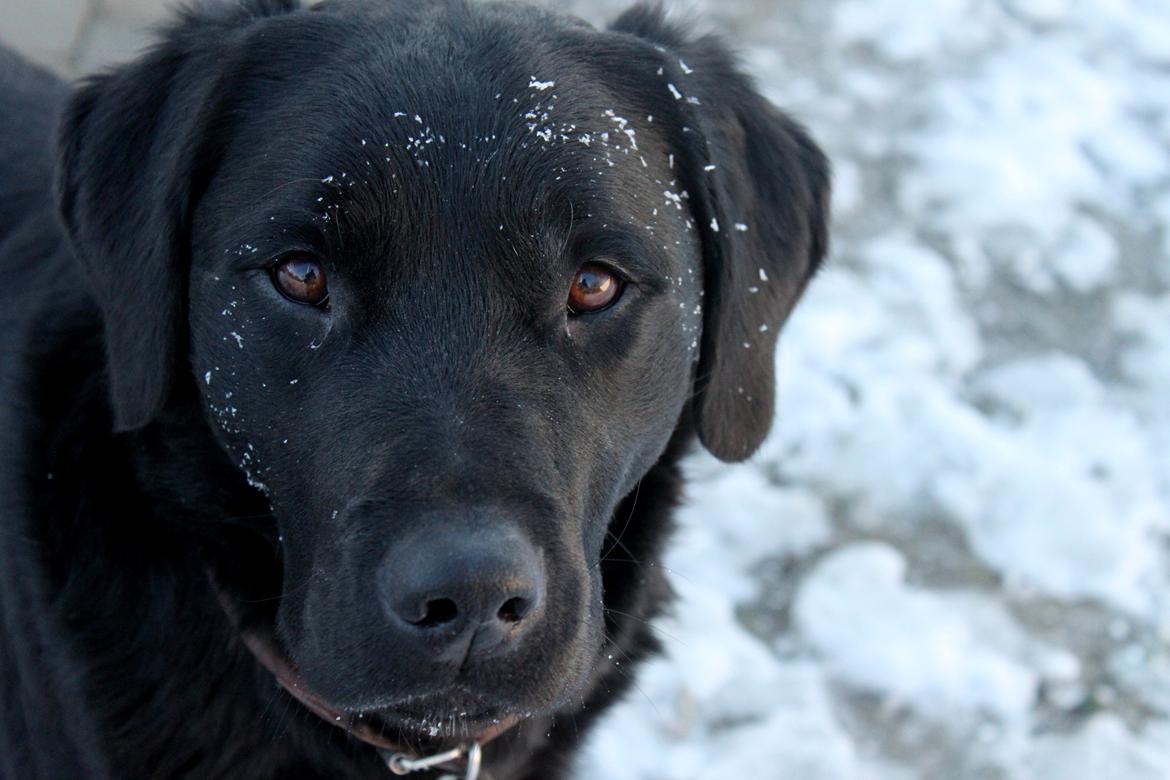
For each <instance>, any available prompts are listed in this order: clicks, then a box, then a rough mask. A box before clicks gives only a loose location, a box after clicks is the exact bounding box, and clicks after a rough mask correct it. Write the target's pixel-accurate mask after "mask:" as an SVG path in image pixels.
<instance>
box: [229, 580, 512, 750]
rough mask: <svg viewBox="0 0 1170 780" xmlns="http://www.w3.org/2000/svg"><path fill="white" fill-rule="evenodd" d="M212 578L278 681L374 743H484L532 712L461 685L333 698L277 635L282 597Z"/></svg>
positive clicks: (425, 746) (404, 746)
mask: <svg viewBox="0 0 1170 780" xmlns="http://www.w3.org/2000/svg"><path fill="white" fill-rule="evenodd" d="M211 581H212V584H213V585H214V587H215V590H216V593H217V595H218V597H219V601H220V604H221V605H222V606H223V609H224V612H225V613H226V614H227V616H228V619H229V621H230V622H231V624H232V625H233V626H234V627H235V629H236V631H237V632H238V634H239V636H240V638H241V640H242V641H243V643H244V645H245V646H246V647H247V648H248V650H250V651H251V653H252V655H253V656H254V657H255V658H256V660H257V661H258V662H259V664H260V665H261V666H262V667H264V668H265V669H266V670H267V671H268V673H270V674H271V675H272V677H273V678H274V680H275V682H276V683H278V684H279V685H280V686H281V687H283V688H284V689H285V690H286V691H288V692H289V693H290V694H291V695H292V696H293V697H294V698H296V699H297V700H298V701H299V702H300V703H301V704H302V705H303V706H304V707H305V708H306V709H308V710H310V711H311V712H313V713H314V714H316V715H317V716H318V717H320V718H321V719H322V720H323V721H325V722H327V723H329V724H331V725H334V726H337V727H339V728H342V729H345V730H346V731H348V732H350V734H352V735H353V736H355V737H357V738H358V739H361V740H362V741H364V742H367V743H369V744H371V745H374V746H375V747H379V748H384V749H387V750H395V751H400V750H405V751H409V752H414V753H419V754H422V753H426V752H428V751H436V750H442V749H444V748H446V747H450V746H453V745H456V744H465V743H468V742H479V743H480V744H485V743H487V742H490V741H491V740H492V739H494V738H495V737H497V736H499V735H500V734H502V733H504V732H506V731H508V730H509V729H511V728H512V727H513V726H515V725H516V724H518V723H519V722H521V721H522V720H524V719H525V718H527V717H529V716H530V713H528V712H525V711H522V710H519V709H518V708H515V707H511V706H505V705H502V704H499V703H493V702H489V701H486V700H484V699H483V698H482V697H479V696H476V695H475V693H474V692H472V691H467V690H464V689H461V688H457V687H453V688H451V689H450V690H446V691H442V692H439V693H435V694H431V695H426V696H411V697H409V698H399V697H394V696H393V695H383V696H375V697H373V698H371V699H369V700H367V701H364V702H362V703H360V704H357V705H354V704H348V703H340V702H336V701H333V700H331V699H330V698H329V697H327V696H325V695H322V694H321V693H319V692H318V691H316V690H314V688H313V687H312V686H311V685H309V684H308V683H306V681H305V679H304V678H303V677H302V675H301V673H300V671H299V670H298V669H297V666H296V664H295V663H294V662H293V660H292V657H291V654H290V653H289V652H288V651H287V649H286V648H285V646H284V644H283V642H281V640H280V638H279V637H278V635H277V632H276V630H275V624H276V605H277V603H278V602H277V600H275V599H271V598H269V599H254V598H249V595H251V594H246V593H239V592H237V591H238V588H237V587H232V586H229V585H227V584H226V583H225V582H224V581H223V580H222V579H221V578H220V577H218V576H215V575H214V574H212V575H211ZM245 590H251V588H246V589H245Z"/></svg>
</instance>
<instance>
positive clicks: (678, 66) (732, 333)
mask: <svg viewBox="0 0 1170 780" xmlns="http://www.w3.org/2000/svg"><path fill="white" fill-rule="evenodd" d="M612 29H613V30H614V31H616V32H624V33H629V34H633V35H637V36H638V37H640V38H644V39H647V40H649V41H650V42H652V43H654V44H655V45H656V48H657V49H658V50H659V53H660V62H661V66H662V69H661V70H660V71H658V78H659V81H660V84H658V86H659V87H660V88H661V90H662V92H663V93H664V94H668V95H669V100H670V101H671V102H673V104H674V105H675V107H676V109H675V110H676V111H677V112H679V114H678V115H679V116H681V117H682V120H683V124H684V126H683V128H681V132H680V133H678V134H677V135H676V140H675V146H676V158H678V160H679V161H680V162H681V165H682V177H683V180H684V183H685V185H686V187H687V191H688V192H689V193H690V196H691V204H692V208H693V209H694V210H695V216H696V220H697V222H698V225H697V227H698V229H699V231H700V233H701V235H702V247H703V265H704V277H703V278H704V285H705V287H704V290H705V296H704V315H703V339H702V344H701V352H700V358H699V365H698V369H697V372H696V378H695V385H696V386H695V393H696V398H695V413H696V418H697V422H698V432H699V438H700V440H701V441H702V442H703V445H704V446H705V447H706V448H707V449H708V450H710V451H711V453H712V454H714V455H715V456H716V457H718V458H720V459H721V460H725V461H739V460H744V459H745V458H748V457H750V456H751V454H752V453H753V452H755V451H756V449H757V448H758V447H759V446H760V444H761V443H762V442H763V440H764V438H765V437H766V436H767V435H768V431H769V429H770V428H771V425H772V416H773V411H774V404H775V357H774V352H775V347H776V337H777V335H778V334H779V332H780V328H781V327H782V326H783V324H784V322H785V321H786V320H787V318H788V315H789V313H791V311H792V308H793V307H794V306H795V305H796V302H797V300H798V299H799V298H800V296H801V294H802V293H803V292H804V289H805V286H806V285H807V284H808V281H809V279H810V278H811V277H812V275H813V273H814V272H815V271H816V270H817V268H818V267H819V266H820V264H821V261H822V259H823V258H824V256H825V252H826V250H827V248H828V212H829V203H828V201H829V163H828V161H827V160H826V158H825V156H824V154H823V153H822V152H821V150H820V149H819V148H818V147H817V146H816V144H814V143H813V141H812V140H811V139H810V138H809V137H808V135H807V134H806V132H805V131H804V129H803V128H801V127H800V126H799V125H798V124H796V123H795V122H793V121H792V120H791V119H789V118H788V117H786V116H785V115H784V114H782V113H781V112H780V111H778V110H777V109H776V108H775V107H774V106H772V104H771V103H769V102H768V101H767V100H766V99H764V98H763V97H762V96H761V95H760V94H759V93H758V92H757V91H756V88H755V86H754V85H753V83H752V81H751V80H750V79H749V78H748V77H747V76H745V75H744V74H743V73H741V72H740V70H739V69H738V67H737V65H736V63H735V61H734V58H733V57H732V55H731V54H730V53H729V52H728V50H727V49H726V47H725V46H723V45H722V43H721V42H720V41H719V40H718V39H715V38H712V37H705V38H701V39H699V40H696V41H688V40H687V39H686V37H685V35H684V33H683V32H682V31H681V30H680V29H678V28H676V27H674V26H672V25H671V24H669V23H668V22H667V21H666V20H665V18H664V15H663V12H662V10H661V8H658V7H648V6H639V7H635V8H633V9H631V10H630V11H628V12H626V13H625V14H624V15H623V16H622V17H621V18H619V19H618V21H617V22H615V24H614V25H613V28H612Z"/></svg>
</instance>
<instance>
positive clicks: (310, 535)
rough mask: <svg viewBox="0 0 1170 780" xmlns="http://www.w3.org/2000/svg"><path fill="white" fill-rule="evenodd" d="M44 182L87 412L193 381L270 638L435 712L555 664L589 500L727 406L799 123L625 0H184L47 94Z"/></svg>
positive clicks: (153, 416) (781, 266)
mask: <svg viewBox="0 0 1170 780" xmlns="http://www.w3.org/2000/svg"><path fill="white" fill-rule="evenodd" d="M58 191H59V198H60V205H61V213H62V215H63V219H64V222H65V224H66V225H67V227H68V230H69V233H70V236H71V239H72V243H73V246H74V249H75V251H76V253H77V255H78V256H79V258H80V260H81V261H82V263H83V264H84V267H85V269H86V271H87V273H88V276H89V278H90V280H91V282H92V285H93V290H94V294H95V297H96V299H97V301H98V303H99V304H100V307H101V310H102V314H103V317H104V322H105V328H106V336H107V342H108V358H109V361H108V362H109V381H110V387H111V398H112V406H113V411H114V417H115V421H116V427H117V428H118V429H119V430H122V431H129V430H135V429H140V428H144V427H147V428H149V426H151V424H152V423H154V422H155V421H157V420H158V419H159V418H160V417H161V416H165V414H166V413H167V410H168V409H169V408H173V407H174V406H175V405H176V404H184V403H186V404H190V401H191V399H194V398H198V399H199V404H200V406H201V409H202V414H203V419H205V421H206V426H207V428H208V429H209V430H210V431H211V432H212V434H213V436H214V437H215V440H216V441H217V443H218V447H219V448H220V449H221V450H222V452H223V453H225V454H226V455H227V456H228V457H230V458H231V460H232V462H233V463H234V464H235V466H236V467H237V468H238V470H239V472H240V473H241V474H242V475H245V476H246V478H247V480H248V482H249V483H250V484H251V485H252V486H253V487H254V488H256V489H258V490H260V491H263V492H264V493H265V494H266V496H267V498H268V500H269V502H270V504H271V509H272V517H273V518H274V519H275V527H276V529H277V531H278V533H279V538H280V540H281V541H280V550H281V555H280V560H281V561H282V567H283V577H282V582H283V590H282V594H281V598H280V600H279V609H278V611H277V615H276V618H275V627H276V630H275V636H276V637H278V640H277V641H278V644H279V647H280V648H281V650H280V652H281V654H282V655H287V659H288V660H291V662H292V663H294V664H295V666H296V667H297V668H298V669H299V673H300V674H301V675H302V676H303V679H304V683H305V684H306V685H307V686H308V687H309V688H311V689H312V690H313V691H314V695H315V696H316V697H318V698H319V700H320V701H323V702H327V703H328V706H329V707H332V708H336V709H337V710H338V711H345V712H363V713H365V712H368V711H373V710H378V711H380V712H382V713H383V714H384V715H386V716H387V717H389V718H392V719H393V718H397V719H398V720H399V721H400V722H402V721H404V720H405V719H408V718H410V717H421V715H422V714H425V713H439V712H441V713H444V714H450V713H457V714H460V715H462V716H463V717H464V718H466V720H467V722H468V723H470V724H473V725H472V726H471V728H473V729H474V728H478V727H479V726H476V725H474V724H481V725H482V724H483V723H487V722H488V720H489V719H491V718H497V719H498V718H500V717H501V716H503V715H507V714H515V713H526V712H533V711H540V710H549V709H552V708H555V707H557V706H559V705H560V704H563V703H564V702H566V701H568V700H569V699H570V698H572V697H574V696H577V695H579V694H580V692H581V690H582V688H583V687H584V686H585V685H586V683H587V680H588V678H589V675H590V673H591V670H592V669H593V668H594V666H595V665H596V662H597V659H598V658H599V652H600V649H601V647H602V644H603V610H604V607H605V605H606V595H605V594H603V592H602V586H601V583H602V577H601V568H602V567H601V565H600V561H599V558H600V555H601V550H602V548H603V543H604V540H605V536H606V533H607V531H609V530H610V527H611V521H612V520H613V518H614V511H615V507H617V505H618V503H619V502H620V501H621V500H622V499H623V498H624V497H626V496H627V495H629V494H630V493H631V492H632V491H633V490H634V489H635V487H636V486H637V484H638V482H639V480H640V479H641V478H642V477H643V476H644V475H645V474H646V473H647V472H648V471H649V470H650V469H651V468H652V466H653V465H654V464H655V463H656V461H657V460H658V459H659V458H660V456H661V455H662V453H663V451H664V448H666V446H667V444H668V442H670V441H671V439H672V437H673V436H675V435H676V432H678V431H680V430H682V431H684V432H685V431H689V430H691V426H692V425H693V428H694V429H696V430H697V433H698V436H699V438H700V439H701V440H702V442H703V443H704V444H705V446H706V447H707V448H708V449H709V450H711V451H712V452H713V453H714V454H715V455H717V456H719V457H720V458H722V459H724V460H740V459H743V458H745V457H747V456H749V455H750V454H751V453H752V452H753V451H754V450H755V448H756V447H757V446H758V445H759V443H760V442H761V441H762V440H763V438H764V437H765V435H766V434H767V432H768V429H769V426H770V424H771V418H772V413H773V384H774V379H773V348H774V346H775V342H776V337H777V334H778V332H779V331H780V328H781V326H782V325H783V323H784V321H785V319H786V317H787V316H788V314H789V312H790V310H791V309H792V307H793V305H794V304H795V302H796V300H797V298H798V297H799V296H800V294H801V292H802V290H803V289H804V287H805V284H806V282H807V281H808V279H809V278H810V275H811V274H812V273H813V272H814V270H815V269H816V267H817V265H818V263H819V262H820V260H821V258H822V256H823V254H824V252H825V243H826V234H825V231H826V226H825V220H826V196H827V165H826V163H825V160H824V158H823V157H822V155H821V154H820V152H819V151H818V150H817V148H816V147H815V146H814V145H813V144H812V142H811V141H810V140H809V139H808V137H807V136H806V135H805V134H804V132H803V131H802V130H801V129H800V128H799V127H798V126H797V125H795V124H794V123H793V122H791V121H790V120H789V119H787V118H786V117H785V116H783V115H782V114H781V113H779V112H778V111H776V110H775V109H774V108H773V107H772V106H771V105H770V104H768V103H767V101H765V100H764V99H763V98H761V97H760V95H759V94H758V93H757V92H756V90H755V89H754V88H753V86H752V84H751V83H750V81H749V80H748V79H747V78H746V77H744V76H743V75H742V74H741V73H740V72H739V71H738V70H737V69H736V66H735V65H734V63H733V61H732V58H731V57H730V55H729V54H728V53H727V52H726V51H725V49H724V48H723V47H722V46H721V45H720V44H719V43H718V42H717V41H715V40H712V39H700V40H690V39H688V38H687V37H686V36H684V35H683V33H682V32H681V31H679V30H678V29H676V28H675V27H673V26H671V25H670V24H668V23H667V22H665V21H664V19H663V17H662V15H661V13H660V12H658V11H655V10H651V9H647V8H638V9H635V10H633V11H631V12H629V13H627V14H626V15H625V16H623V17H622V18H621V19H620V20H619V21H618V22H617V23H616V24H615V25H614V26H613V27H612V28H611V29H610V30H608V31H598V30H595V29H593V28H592V27H590V26H588V25H585V24H582V23H580V22H577V21H575V20H572V19H568V18H564V17H560V16H555V15H551V14H549V13H546V12H543V11H537V10H534V9H520V8H518V7H515V6H496V5H474V4H471V5H468V4H464V3H462V2H458V1H457V0H452V2H442V3H435V4H432V5H427V6H426V7H425V8H423V9H419V8H418V7H416V4H414V3H406V2H390V3H382V2H373V1H371V2H366V3H357V2H331V3H325V4H323V5H319V6H317V7H315V8H313V9H312V10H304V9H297V8H295V7H293V4H292V3H288V2H276V1H275V0H273V1H271V2H262V1H261V0H252V1H251V2H249V3H247V4H245V6H242V7H241V6H237V7H234V9H233V10H230V11H219V12H216V11H201V12H197V13H192V14H189V15H188V16H187V17H186V18H184V19H183V20H182V21H181V22H180V23H179V24H177V25H176V26H175V27H173V28H172V29H170V31H169V32H168V33H167V34H166V36H165V38H164V40H163V42H162V43H161V44H160V45H158V46H157V47H156V48H154V49H153V50H151V51H150V52H149V53H147V54H146V55H145V56H144V57H142V58H141V59H139V60H138V61H136V62H134V63H132V64H130V65H128V66H125V67H122V68H119V69H117V70H114V71H112V72H110V73H108V74H106V75H102V76H99V77H97V78H94V79H91V80H90V81H89V82H88V83H86V84H85V85H84V86H83V87H82V88H81V89H80V90H79V91H78V92H77V94H76V95H75V97H74V98H73V101H72V103H71V105H70V107H69V109H68V111H67V114H66V118H65V121H64V124H63V130H62V137H61V166H60V174H59V181H58ZM680 426H681V427H680ZM177 457H180V456H177ZM618 522H620V518H619V521H618Z"/></svg>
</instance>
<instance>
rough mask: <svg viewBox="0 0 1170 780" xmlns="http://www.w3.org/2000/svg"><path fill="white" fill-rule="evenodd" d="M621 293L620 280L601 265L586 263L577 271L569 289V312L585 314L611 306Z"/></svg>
mask: <svg viewBox="0 0 1170 780" xmlns="http://www.w3.org/2000/svg"><path fill="white" fill-rule="evenodd" d="M621 293H622V280H621V277H619V276H618V275H617V274H616V273H615V272H614V271H612V270H610V269H609V268H606V267H605V266H604V265H602V264H601V263H586V264H585V265H583V266H581V267H580V268H579V269H577V275H576V276H574V277H573V286H572V287H570V288H569V311H570V312H571V313H573V314H587V313H589V312H595V311H601V310H602V309H605V308H608V307H610V306H612V305H613V303H614V301H616V300H617V299H618V297H619V296H620V295H621Z"/></svg>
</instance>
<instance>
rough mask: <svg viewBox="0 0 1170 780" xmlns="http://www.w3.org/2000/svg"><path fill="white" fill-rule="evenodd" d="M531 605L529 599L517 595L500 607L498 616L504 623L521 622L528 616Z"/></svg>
mask: <svg viewBox="0 0 1170 780" xmlns="http://www.w3.org/2000/svg"><path fill="white" fill-rule="evenodd" d="M529 607H530V605H529V603H528V599H522V598H520V597H519V596H517V597H516V598H511V599H508V600H507V601H505V602H504V604H503V606H501V607H500V611H499V612H497V613H496V617H498V618H499V619H500V620H501V621H503V622H504V623H519V622H520V621H521V620H523V619H524V618H526V617H528V611H529Z"/></svg>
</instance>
